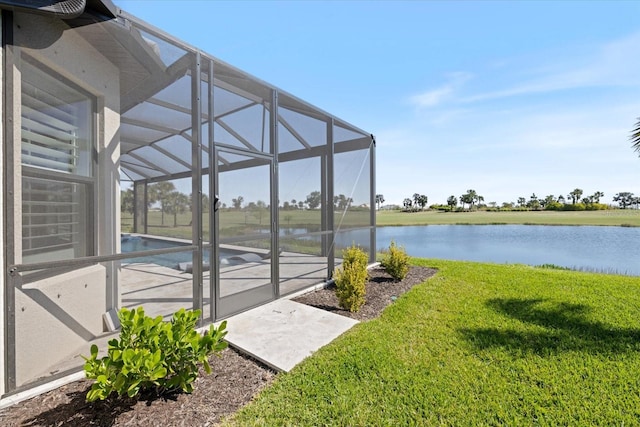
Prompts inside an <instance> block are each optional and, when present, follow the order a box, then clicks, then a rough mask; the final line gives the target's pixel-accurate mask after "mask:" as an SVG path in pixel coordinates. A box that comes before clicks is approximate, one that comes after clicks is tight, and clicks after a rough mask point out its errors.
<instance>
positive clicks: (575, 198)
mask: <svg viewBox="0 0 640 427" xmlns="http://www.w3.org/2000/svg"><path fill="white" fill-rule="evenodd" d="M604 196H605V194H604V193H603V192H602V191H596V192H595V193H593V194H591V195H588V196H585V195H584V191H583V190H582V189H580V188H576V189H574V190H573V191H570V192H569V193H568V194H567V196H566V197H565V196H563V195H559V196H557V197H556V196H555V195H553V194H549V195H547V196H545V197H538V196H537V195H536V194H535V193H533V194H532V195H531V196H529V197H528V198H526V197H519V198H518V200H517V201H516V202H503V203H502V204H500V205H498V203H496V202H489V203H485V198H484V196H482V195H480V194H479V193H478V192H477V191H476V190H473V189H471V190H467V191H466V193H464V194H462V195H461V196H455V195H451V196H449V197H448V198H447V202H446V204H433V205H431V206H429V208H430V209H437V210H441V211H449V212H453V211H456V212H463V211H464V212H466V211H474V210H486V211H519V210H522V211H539V210H547V211H584V210H604V209H609V208H610V206H609V205H607V204H605V203H602V202H601V200H602V199H603V197H604ZM376 200H377V199H376ZM382 200H384V198H382ZM427 200H428V198H427V196H425V195H421V194H419V193H414V195H413V197H411V198H410V197H407V198H405V199H404V201H403V204H402V207H401V208H400V209H402V210H403V211H405V212H416V211H421V210H424V208H425V206H426V205H427ZM613 202H616V203H618V205H619V206H620V208H622V209H627V208H634V207H635V208H636V209H639V208H640V197H636V196H635V195H634V194H633V193H631V192H628V191H626V192H620V193H616V194H615V195H614V196H613ZM378 208H379V206H378Z"/></svg>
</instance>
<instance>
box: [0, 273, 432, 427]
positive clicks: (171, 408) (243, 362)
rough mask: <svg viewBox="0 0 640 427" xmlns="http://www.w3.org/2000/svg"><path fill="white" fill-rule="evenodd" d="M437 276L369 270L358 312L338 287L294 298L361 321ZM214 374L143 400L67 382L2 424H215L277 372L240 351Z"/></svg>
mask: <svg viewBox="0 0 640 427" xmlns="http://www.w3.org/2000/svg"><path fill="white" fill-rule="evenodd" d="M433 274H435V270H434V269H430V268H424V267H412V268H411V269H410V270H409V274H407V277H406V278H405V279H404V280H402V281H401V282H395V281H394V280H393V279H392V278H391V277H389V276H388V275H387V274H386V273H385V272H384V270H382V269H381V268H374V269H372V270H370V271H369V277H370V279H369V283H368V284H367V295H366V303H365V305H364V306H363V307H362V308H361V309H360V311H359V312H357V313H350V312H348V311H345V310H343V309H341V308H340V307H339V305H338V299H337V298H336V296H335V289H333V288H332V287H329V288H326V289H321V290H318V291H314V292H310V293H308V294H305V295H302V296H300V297H297V298H295V299H294V301H297V302H300V303H304V304H307V305H311V306H313V307H317V308H321V309H323V310H328V311H331V312H334V313H337V314H340V315H343V316H348V317H351V318H353V319H357V320H360V321H364V320H369V319H373V318H376V317H378V316H379V315H380V313H381V312H382V310H384V308H385V307H387V306H388V305H389V304H391V303H392V302H393V301H394V300H395V299H396V298H397V297H398V296H400V295H401V294H403V293H404V292H406V291H408V290H409V289H411V287H413V286H414V285H416V284H418V283H422V282H423V281H425V280H426V279H427V278H429V277H431V276H433ZM210 364H211V368H212V370H213V373H212V374H211V375H206V374H204V373H203V375H201V376H200V377H199V378H198V379H197V380H196V382H195V386H194V391H193V393H192V394H183V393H177V394H175V395H170V396H157V395H152V394H148V395H143V396H141V398H140V399H137V400H135V399H124V398H110V399H107V400H106V401H104V402H100V401H99V402H92V403H87V402H85V395H86V393H87V391H88V389H89V388H90V387H91V382H90V381H88V380H82V381H77V382H75V383H71V384H67V385H65V386H62V387H60V388H58V389H55V390H52V391H50V392H47V393H44V394H42V395H40V396H37V397H34V398H32V399H29V400H26V401H24V402H21V403H18V404H16V405H14V406H11V407H9V408H5V409H3V410H0V425H2V426H63V425H64V426H89V425H92V426H125V425H128V426H211V425H215V424H217V423H218V422H220V420H221V419H222V418H224V417H225V416H228V415H230V414H232V413H234V412H235V411H237V410H238V409H239V408H241V407H242V406H244V405H246V404H247V403H248V402H250V401H251V400H252V399H253V396H255V395H256V394H257V393H258V391H259V390H261V389H262V388H264V387H265V386H266V385H268V384H270V383H271V382H272V381H273V379H274V378H275V376H276V373H275V372H274V371H273V370H271V369H270V368H268V367H266V366H265V365H263V364H261V363H260V362H257V361H256V360H254V359H252V358H250V357H247V356H244V355H241V354H240V353H238V352H237V351H236V350H234V349H230V348H229V349H226V350H224V351H223V352H222V353H221V355H220V357H217V356H212V357H211V359H210Z"/></svg>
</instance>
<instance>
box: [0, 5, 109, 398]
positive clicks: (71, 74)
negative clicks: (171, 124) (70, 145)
mask: <svg viewBox="0 0 640 427" xmlns="http://www.w3.org/2000/svg"><path fill="white" fill-rule="evenodd" d="M14 42H15V45H17V46H23V47H21V48H20V49H19V50H20V51H21V54H28V55H29V56H31V57H33V58H35V59H36V60H37V61H39V62H41V63H42V64H44V65H45V66H47V67H49V68H51V69H53V70H54V71H55V72H57V73H59V74H61V75H62V76H64V77H65V78H67V79H69V80H70V81H72V82H74V83H75V84H77V85H78V86H80V87H82V88H83V89H85V90H86V91H87V92H89V93H91V94H92V95H94V96H95V97H96V100H97V102H96V106H97V113H98V114H97V117H96V121H95V125H96V136H97V144H96V149H97V153H96V154H97V158H98V167H97V170H96V172H95V174H94V177H95V186H94V199H93V203H94V206H95V210H94V212H95V217H94V228H95V230H91V231H92V232H95V234H94V239H95V245H96V252H95V255H108V254H113V253H117V252H119V250H120V238H119V235H120V231H119V228H120V187H119V169H118V167H119V157H120V145H119V136H118V129H119V125H120V116H119V109H120V98H119V95H120V88H119V70H118V69H117V67H115V66H114V65H113V64H112V63H111V62H109V61H108V60H107V59H106V58H105V57H104V56H103V55H102V54H101V53H100V52H98V51H97V50H96V49H95V48H94V47H93V46H91V45H90V44H89V43H87V42H86V41H85V40H84V39H83V38H82V37H80V35H79V34H78V33H77V32H76V31H74V30H72V29H69V28H68V27H67V26H66V25H65V24H63V23H62V22H61V21H60V20H59V19H57V18H55V17H48V16H39V15H31V14H19V13H15V14H14ZM19 82H20V76H19V67H16V76H15V80H14V82H13V87H14V90H15V91H16V97H15V99H16V100H19V99H20V84H19ZM13 108H14V112H13V113H14V117H15V118H19V117H20V108H21V106H20V102H16V103H15V105H14V106H13ZM14 135H20V123H19V120H14ZM15 139H17V140H18V141H14V150H15V149H17V150H18V151H17V152H18V153H19V147H20V141H19V138H15ZM20 170H21V167H20V164H19V156H16V164H15V165H14V171H15V174H14V177H15V178H14V188H15V190H16V191H15V194H16V198H17V199H18V200H16V201H15V205H16V208H17V210H19V207H20V206H21V202H20V200H19V194H20V191H19V190H20V183H21V176H20ZM98 195H99V196H98ZM17 210H16V213H15V229H16V230H17V232H16V233H15V234H16V236H13V242H14V245H15V247H16V249H19V248H20V244H21V241H20V240H21V239H20V235H19V234H20V232H19V230H21V228H22V227H21V213H20V212H18V211H17ZM20 253H21V251H20V250H17V254H16V258H17V259H16V263H18V264H19V263H20V262H21V260H20V259H19V257H20ZM111 264H114V263H111ZM111 264H107V266H104V265H94V266H91V267H86V268H80V269H76V270H74V271H71V272H68V273H64V274H60V275H56V276H53V277H49V278H46V279H43V280H38V281H35V282H31V283H28V284H25V285H22V286H17V287H16V296H15V304H16V305H15V312H16V316H15V317H16V318H15V325H16V326H15V327H16V333H15V335H16V359H17V360H16V384H17V386H20V385H22V384H25V383H28V382H31V381H32V380H35V379H37V377H38V375H40V374H42V375H50V373H49V371H48V370H47V368H48V366H53V365H54V364H55V363H56V362H58V361H59V360H61V359H64V358H68V357H69V356H71V355H73V352H77V349H78V348H80V347H82V345H83V344H86V343H87V341H88V340H89V339H92V338H94V337H96V336H99V335H101V334H102V332H103V329H104V327H103V321H102V314H103V313H104V312H105V311H107V310H108V309H110V308H114V307H117V306H118V305H119V293H118V287H117V283H118V269H117V268H116V267H113V266H111ZM3 277H4V275H3ZM3 306H4V304H3ZM2 341H4V340H2ZM88 353H89V347H88V344H87V348H86V350H85V352H84V354H88ZM2 354H4V353H2ZM2 372H3V373H4V370H2ZM0 382H1V383H4V379H3V381H0Z"/></svg>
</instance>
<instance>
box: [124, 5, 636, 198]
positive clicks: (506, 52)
mask: <svg viewBox="0 0 640 427" xmlns="http://www.w3.org/2000/svg"><path fill="white" fill-rule="evenodd" d="M115 3H116V5H117V6H119V7H121V8H122V9H124V10H126V11H127V12H130V13H132V14H133V15H135V16H138V17H139V18H141V19H142V20H144V21H146V22H148V23H150V24H152V25H154V26H156V27H159V28H161V29H162V30H164V31H166V32H168V33H169V34H171V35H173V36H175V37H177V38H179V39H181V40H183V41H185V42H187V43H189V44H191V45H193V46H196V47H198V48H201V49H202V50H204V51H205V52H207V53H209V54H211V55H213V56H214V57H217V58H219V59H221V60H223V61H226V62H228V63H230V64H232V65H234V66H236V67H238V68H240V69H242V70H244V71H246V72H248V73H250V74H253V75H254V76H256V77H258V78H260V79H262V80H264V81H267V82H269V83H271V84H273V85H275V86H277V87H280V88H282V89H284V90H286V91H287V92H290V93H292V94H294V95H296V96H298V97H300V98H302V99H304V100H306V101H307V102H309V103H311V104H314V105H316V106H318V107H320V108H322V109H324V110H326V111H328V112H330V113H332V114H334V115H336V116H338V117H340V118H342V119H344V120H346V121H348V122H350V123H352V124H353V125H355V126H358V127H359V128H361V129H364V130H366V131H368V132H371V133H373V134H374V135H376V139H377V152H376V156H377V192H378V193H382V194H383V195H384V196H385V199H386V201H387V203H398V204H399V203H401V202H402V200H403V199H404V198H405V197H411V195H413V193H416V192H417V193H421V194H426V195H427V196H428V197H429V203H430V204H431V203H444V202H445V201H446V199H447V197H448V196H450V195H455V196H457V197H459V196H460V195H461V194H463V193H465V192H466V191H467V190H468V189H474V190H476V191H477V192H478V194H480V195H482V196H484V198H485V201H486V202H497V203H499V204H500V203H502V202H509V201H512V202H515V201H516V200H517V199H518V197H526V198H529V196H531V194H532V193H535V194H536V195H537V196H538V197H544V196H546V195H548V194H554V195H556V196H558V195H561V194H562V195H564V196H565V197H566V196H567V194H568V193H569V192H570V191H572V190H573V189H574V188H581V189H583V190H584V193H585V195H589V194H593V193H594V192H596V191H602V192H604V193H605V197H604V199H603V201H605V202H611V199H612V197H613V195H614V194H615V193H618V192H621V191H631V192H633V193H635V194H636V195H640V158H639V157H638V156H637V154H636V153H635V152H634V151H633V150H632V149H631V144H630V142H629V139H628V137H629V134H630V131H631V129H632V128H633V127H634V124H635V122H636V119H637V117H639V116H640V19H638V17H639V16H640V2H637V1H627V2H613V1H607V2H604V1H603V2H595V1H584V2H581V1H572V2H551V1H538V2H522V1H518V2H516V1H513V2H507V1H500V2H480V1H473V2H472V1H468V2H465V1H448V2H438V1H425V2H419V1H409V2H399V1H396V2H380V1H377V2H372V1H352V2H339V1H322V2H320V1H318V2H311V1H297V2H294V1H289V2H269V1H259V2H250V1H236V2H218V1H215V2H214V1H207V0H201V1H189V0H180V1H169V0H164V1H163V0H160V1H158V0H155V1H151V0H115Z"/></svg>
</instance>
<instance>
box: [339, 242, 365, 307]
mask: <svg viewBox="0 0 640 427" xmlns="http://www.w3.org/2000/svg"><path fill="white" fill-rule="evenodd" d="M342 259H343V262H342V267H341V268H337V269H336V271H335V273H334V276H333V278H334V281H335V283H336V296H337V297H338V301H339V303H340V307H342V308H344V309H345V310H349V311H351V312H357V311H358V310H360V307H362V306H363V305H364V303H365V294H366V284H367V278H368V272H367V261H368V257H367V254H366V252H364V251H363V250H362V249H360V248H358V247H356V246H355V245H354V246H351V247H350V248H347V249H345V250H344V251H343V252H342Z"/></svg>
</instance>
